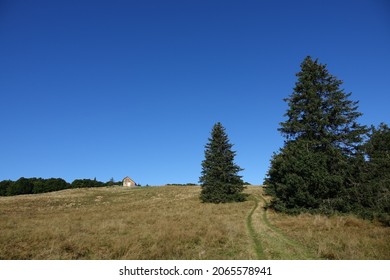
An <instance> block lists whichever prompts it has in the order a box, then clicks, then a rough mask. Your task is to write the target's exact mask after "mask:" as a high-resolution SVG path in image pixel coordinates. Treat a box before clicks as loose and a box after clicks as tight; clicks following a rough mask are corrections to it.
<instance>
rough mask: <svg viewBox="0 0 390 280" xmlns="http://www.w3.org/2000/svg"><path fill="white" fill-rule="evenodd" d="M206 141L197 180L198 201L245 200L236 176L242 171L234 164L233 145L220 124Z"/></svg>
mask: <svg viewBox="0 0 390 280" xmlns="http://www.w3.org/2000/svg"><path fill="white" fill-rule="evenodd" d="M208 140H209V142H208V143H207V144H206V146H205V159H204V160H203V162H202V174H201V177H200V178H199V182H200V183H201V184H202V185H201V187H202V191H201V194H200V199H201V200H202V201H203V202H213V203H221V202H231V201H243V200H245V196H244V195H243V194H242V191H243V189H244V184H243V181H242V180H241V176H239V175H238V172H240V171H241V170H242V169H241V168H240V167H239V166H238V165H237V164H235V163H234V157H235V154H236V153H235V152H234V151H232V146H233V145H232V144H230V143H229V139H228V136H227V134H226V132H225V128H224V127H223V126H222V124H221V123H219V122H218V123H216V124H215V125H214V127H213V129H212V131H211V138H209V139H208Z"/></svg>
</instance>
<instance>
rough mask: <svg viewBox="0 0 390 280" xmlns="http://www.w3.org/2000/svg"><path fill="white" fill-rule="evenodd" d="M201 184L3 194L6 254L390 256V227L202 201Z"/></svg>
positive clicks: (253, 196)
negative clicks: (9, 195) (200, 195)
mask: <svg viewBox="0 0 390 280" xmlns="http://www.w3.org/2000/svg"><path fill="white" fill-rule="evenodd" d="M199 192H200V188H199V187H194V186H189V187H178V186H168V187H149V188H137V189H125V188H121V187H110V188H91V189H72V190H63V191H59V192H53V193H46V194H38V195H23V196H16V197H0V232H1V234H0V259H318V258H326V259H390V228H385V227H382V226H380V225H378V224H375V223H371V222H368V221H364V220H361V219H358V218H356V217H353V216H335V217H330V218H328V217H324V216H319V215H300V216H287V215H281V214H277V213H273V212H269V211H267V212H266V211H264V209H263V207H262V206H263V205H264V203H265V200H266V199H267V197H265V196H264V195H263V192H262V189H261V188H259V187H249V188H248V189H247V190H246V192H247V193H249V194H250V196H249V200H248V201H246V202H243V203H231V204H202V203H201V202H200V201H199V199H198V197H199Z"/></svg>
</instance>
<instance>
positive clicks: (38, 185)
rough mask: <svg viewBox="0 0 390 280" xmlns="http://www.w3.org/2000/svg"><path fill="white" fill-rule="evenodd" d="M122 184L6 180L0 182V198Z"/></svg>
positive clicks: (31, 179)
mask: <svg viewBox="0 0 390 280" xmlns="http://www.w3.org/2000/svg"><path fill="white" fill-rule="evenodd" d="M119 184H121V182H114V179H111V180H110V181H108V182H106V183H104V182H100V181H98V180H96V178H95V179H93V180H91V179H76V180H74V181H73V182H72V183H68V182H66V181H65V180H64V179H61V178H49V179H43V178H24V177H22V178H20V179H18V180H16V181H11V180H4V181H1V182H0V196H12V195H19V194H37V193H45V192H54V191H60V190H65V189H75V188H96V187H106V186H113V185H119Z"/></svg>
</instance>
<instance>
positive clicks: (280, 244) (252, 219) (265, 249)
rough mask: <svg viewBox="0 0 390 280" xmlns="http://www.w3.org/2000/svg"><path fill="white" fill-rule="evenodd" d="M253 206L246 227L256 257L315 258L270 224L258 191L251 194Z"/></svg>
mask: <svg viewBox="0 0 390 280" xmlns="http://www.w3.org/2000/svg"><path fill="white" fill-rule="evenodd" d="M251 199H252V200H253V201H254V204H255V205H254V207H253V208H252V210H251V211H250V213H249V214H248V216H247V221H246V222H247V228H248V232H249V235H250V237H251V238H252V240H253V243H254V249H255V252H256V256H257V258H258V259H271V260H306V259H309V260H311V259H316V258H317V257H316V256H315V254H314V253H312V252H310V250H309V249H308V248H306V247H305V246H304V245H302V244H300V243H299V242H297V241H295V240H293V239H291V238H289V237H288V236H286V235H285V234H284V233H283V231H281V230H280V229H278V228H277V227H275V226H274V225H272V224H271V222H270V221H269V219H268V216H267V211H266V210H265V209H264V206H265V204H266V200H265V199H264V197H263V196H262V194H261V193H260V192H256V193H253V194H251Z"/></svg>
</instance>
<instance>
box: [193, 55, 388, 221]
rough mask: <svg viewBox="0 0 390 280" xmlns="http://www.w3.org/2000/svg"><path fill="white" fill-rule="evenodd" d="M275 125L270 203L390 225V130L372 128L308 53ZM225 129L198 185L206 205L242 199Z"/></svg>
mask: <svg viewBox="0 0 390 280" xmlns="http://www.w3.org/2000/svg"><path fill="white" fill-rule="evenodd" d="M300 68H301V69H300V72H298V73H297V74H296V76H297V82H296V84H295V87H294V88H293V92H292V93H291V94H290V95H289V96H288V97H287V98H286V99H284V101H285V102H287V103H288V109H287V112H286V113H285V115H284V117H285V118H286V120H285V121H284V122H281V123H280V127H279V128H278V130H279V131H280V132H281V134H282V136H283V137H284V138H285V141H284V146H283V147H282V148H281V149H280V150H279V151H278V152H276V153H274V155H273V157H272V159H271V164H270V168H269V171H268V173H267V175H266V178H265V182H264V184H265V187H266V188H265V189H266V193H267V194H268V195H271V196H272V202H271V203H270V205H269V206H268V207H271V208H273V209H275V210H277V211H281V212H286V213H290V214H298V213H302V212H311V213H322V214H328V215H330V214H334V213H355V214H357V215H359V216H361V217H363V218H369V219H379V220H380V221H382V222H383V223H385V224H387V225H390V129H389V126H388V125H387V124H385V123H381V124H380V125H379V126H378V127H374V126H371V127H367V126H365V125H362V124H360V123H359V122H358V118H359V117H360V116H361V115H362V113H360V112H359V111H358V102H357V101H353V100H351V99H350V97H351V93H346V92H345V91H344V89H342V88H341V86H342V83H343V82H342V81H341V80H339V79H337V78H336V77H335V76H333V75H332V74H330V73H329V71H328V69H327V65H326V64H321V63H319V61H318V59H316V60H313V59H312V58H311V57H310V56H308V57H306V58H305V59H304V61H303V62H302V63H301V65H300ZM231 147H232V144H230V143H229V141H228V138H227V135H226V133H225V129H224V128H223V126H222V125H221V124H220V123H217V124H215V125H214V127H213V130H212V132H211V138H210V139H209V142H208V143H207V145H206V147H205V148H206V149H205V159H204V161H203V162H202V175H201V177H200V179H199V180H200V182H201V184H202V185H201V186H202V191H201V195H200V198H201V200H202V201H203V202H214V203H219V202H229V201H242V200H244V199H245V197H244V196H243V195H242V191H243V189H244V187H243V181H242V180H241V176H239V175H238V172H239V171H241V170H242V169H241V168H240V167H239V166H238V165H236V164H235V163H234V156H235V152H234V151H232V150H231Z"/></svg>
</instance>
